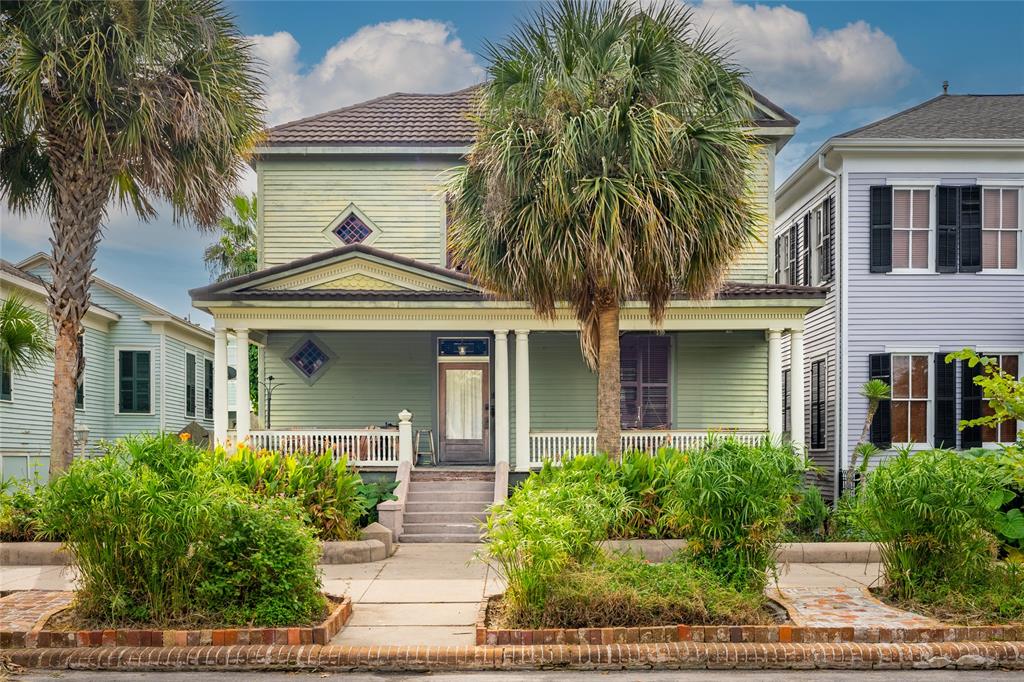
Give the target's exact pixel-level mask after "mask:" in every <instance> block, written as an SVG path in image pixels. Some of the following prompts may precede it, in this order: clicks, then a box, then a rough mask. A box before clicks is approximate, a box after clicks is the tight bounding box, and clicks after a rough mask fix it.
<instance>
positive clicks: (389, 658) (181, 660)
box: [6, 642, 1024, 672]
mask: <svg viewBox="0 0 1024 682" xmlns="http://www.w3.org/2000/svg"><path fill="white" fill-rule="evenodd" d="M6 656H7V658H9V660H10V661H11V662H12V663H14V664H16V665H19V666H22V667H24V668H42V669H50V670H64V669H70V670H131V671H159V670H184V671H188V670H211V669H213V670H218V669H219V670H336V671H355V670H360V671H380V672H399V671H408V672H414V671H415V672H441V671H465V670H539V669H572V670H623V669H663V670H676V669H743V670H766V669H831V670H839V669H842V670H851V669H852V670H909V669H931V670H937V669H943V668H946V669H992V668H1004V669H1010V670H1024V642H948V643H936V644H698V643H694V642H677V643H665V644H613V645H608V646H592V645H579V646H558V645H551V646H507V647H491V646H481V647H472V646H461V647H454V646H453V647H443V646H441V647H439V646H431V647H428V646H419V647H417V646H374V647H348V646H317V645H310V646H200V647H164V648H154V647H115V648H98V649H96V648H90V649H82V648H77V649H15V650H10V651H8V652H7V653H6Z"/></svg>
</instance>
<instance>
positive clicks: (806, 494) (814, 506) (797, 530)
mask: <svg viewBox="0 0 1024 682" xmlns="http://www.w3.org/2000/svg"><path fill="white" fill-rule="evenodd" d="M830 519H831V513H830V511H829V508H828V505H827V504H825V499H824V498H823V497H822V496H821V491H820V490H819V489H818V487H817V486H814V485H804V486H803V487H802V488H801V489H800V492H799V502H798V503H797V505H796V508H795V509H794V510H793V522H792V523H791V524H790V530H791V531H792V532H793V534H794V535H795V536H796V537H797V538H800V539H801V540H803V539H810V540H811V541H816V540H820V539H821V538H822V536H824V534H825V531H826V524H828V522H829V521H830Z"/></svg>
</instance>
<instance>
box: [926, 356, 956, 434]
mask: <svg viewBox="0 0 1024 682" xmlns="http://www.w3.org/2000/svg"><path fill="white" fill-rule="evenodd" d="M932 443H933V444H934V445H935V447H937V448H951V449H952V448H956V364H955V363H952V362H948V363H947V362H946V354H945V353H936V354H935V435H934V439H933V441H932Z"/></svg>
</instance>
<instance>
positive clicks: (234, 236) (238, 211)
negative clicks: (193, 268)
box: [203, 194, 258, 282]
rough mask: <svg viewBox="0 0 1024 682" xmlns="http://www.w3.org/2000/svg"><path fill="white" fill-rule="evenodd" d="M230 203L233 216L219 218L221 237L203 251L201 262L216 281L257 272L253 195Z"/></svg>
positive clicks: (238, 198) (236, 197)
mask: <svg viewBox="0 0 1024 682" xmlns="http://www.w3.org/2000/svg"><path fill="white" fill-rule="evenodd" d="M231 204H232V207H233V208H234V214H235V215H234V217H232V216H230V215H224V216H221V219H220V220H218V221H217V231H218V232H219V233H220V237H219V238H218V239H217V241H216V242H214V243H213V244H210V246H208V247H206V251H204V252H203V261H204V262H205V263H206V267H207V268H208V269H209V270H210V272H211V274H213V276H214V277H215V278H216V280H217V281H218V282H221V281H223V280H225V279H228V278H230V277H237V276H239V275H247V274H249V273H250V272H254V271H255V270H256V216H257V215H258V213H257V211H258V205H257V200H256V195H255V194H253V195H252V196H245V195H244V194H239V195H237V196H235V197H233V198H232V199H231Z"/></svg>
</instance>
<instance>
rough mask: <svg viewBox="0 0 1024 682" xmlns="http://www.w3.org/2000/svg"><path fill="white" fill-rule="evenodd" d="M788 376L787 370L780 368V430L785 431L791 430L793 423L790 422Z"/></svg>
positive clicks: (791, 415) (791, 417) (789, 431)
mask: <svg viewBox="0 0 1024 682" xmlns="http://www.w3.org/2000/svg"><path fill="white" fill-rule="evenodd" d="M789 377H790V373H789V370H788V369H784V370H782V430H783V431H784V432H786V433H792V432H793V425H792V424H791V423H790V422H791V421H792V420H793V414H792V405H791V404H790V400H789V395H790V391H791V390H792V388H791V387H790V385H789V382H790V378H789Z"/></svg>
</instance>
